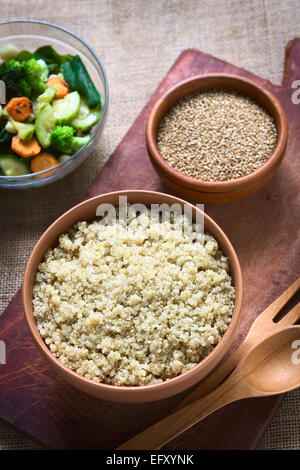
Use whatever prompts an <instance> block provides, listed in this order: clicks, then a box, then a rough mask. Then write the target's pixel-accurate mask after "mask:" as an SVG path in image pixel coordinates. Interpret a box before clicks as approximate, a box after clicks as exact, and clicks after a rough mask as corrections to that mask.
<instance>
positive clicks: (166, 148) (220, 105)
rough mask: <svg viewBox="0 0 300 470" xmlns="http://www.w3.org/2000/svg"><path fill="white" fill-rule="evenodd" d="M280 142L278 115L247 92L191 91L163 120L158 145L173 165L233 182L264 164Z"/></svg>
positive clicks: (203, 176)
mask: <svg viewBox="0 0 300 470" xmlns="http://www.w3.org/2000/svg"><path fill="white" fill-rule="evenodd" d="M276 143H277V128H276V125H275V122H274V120H273V118H272V117H271V116H270V115H269V114H268V113H267V111H266V110H265V109H264V108H262V107H261V106H260V105H259V104H258V103H256V102H255V101H253V100H252V99H251V98H248V97H247V96H244V95H240V94H238V93H235V92H233V91H232V92H231V91H228V90H205V91H201V92H196V93H191V94H189V95H187V96H185V97H183V98H182V99H180V100H179V101H178V102H177V103H175V104H174V105H173V106H172V107H171V109H170V110H169V111H168V113H167V114H166V115H165V117H164V118H163V119H162V121H161V123H160V127H159V130H158V134H157V146H158V150H159V152H160V154H161V155H162V157H163V158H164V159H165V160H166V162H167V163H169V165H171V166H172V167H174V168H175V169H176V170H178V171H179V172H180V173H182V174H184V175H186V176H189V177H192V178H196V179H201V180H204V181H228V180H232V179H236V178H240V177H242V176H246V175H248V174H250V173H252V172H254V171H255V170H257V169H258V168H259V167H261V166H262V165H263V164H264V163H266V161H267V160H268V159H269V157H270V156H271V154H272V152H273V150H274V148H275V146H276Z"/></svg>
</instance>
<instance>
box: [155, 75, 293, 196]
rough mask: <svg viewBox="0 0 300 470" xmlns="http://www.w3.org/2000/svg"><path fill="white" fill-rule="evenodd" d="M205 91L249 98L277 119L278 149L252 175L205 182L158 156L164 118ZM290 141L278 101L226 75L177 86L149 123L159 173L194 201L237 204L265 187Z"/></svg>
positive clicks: (160, 101) (160, 102) (251, 84)
mask: <svg viewBox="0 0 300 470" xmlns="http://www.w3.org/2000/svg"><path fill="white" fill-rule="evenodd" d="M204 89H223V90H230V91H236V92H238V93H240V94H242V95H246V96H248V97H250V98H252V99H253V100H254V101H256V102H257V103H258V104H260V105H261V106H262V107H263V108H264V109H265V110H266V111H267V112H268V113H269V114H270V115H271V116H272V117H273V118H274V121H275V124H276V127H277V132H278V139H277V144H276V147H275V149H274V151H273V153H272V155H271V156H270V157H269V159H268V160H267V161H266V163H264V164H263V165H262V166H261V167H260V168H258V169H257V170H256V171H254V172H253V173H250V174H249V175H246V176H243V177H242V178H237V179H233V180H229V181H217V182H215V181H204V180H200V179H195V178H190V177H188V176H185V175H183V174H182V173H180V172H179V171H177V170H176V169H175V168H173V167H172V166H171V165H169V164H168V163H167V162H166V160H164V158H163V157H162V156H161V154H160V153H159V150H158V148H157V144H156V137H157V133H158V128H159V125H160V122H161V120H162V118H163V117H164V116H165V115H166V114H167V112H168V111H169V109H170V108H171V106H172V105H173V104H174V103H176V102H177V101H178V100H180V99H181V98H182V97H184V96H185V95H188V94H190V93H193V92H195V91H201V90H204ZM287 138H288V125H287V119H286V115H285V112H284V110H283V108H282V106H281V104H280V103H279V101H278V100H277V98H276V97H275V96H274V95H273V94H272V93H270V92H269V91H268V90H266V89H265V88H263V87H261V86H259V85H257V84H256V83H254V82H253V81H251V80H249V79H246V78H241V77H239V76H237V75H230V74H224V73H219V74H206V75H200V76H196V77H192V78H189V79H187V80H184V81H183V82H180V83H178V84H177V85H176V86H174V87H173V88H171V89H170V90H169V91H167V92H166V93H165V94H164V95H163V96H162V97H161V98H159V99H158V100H157V101H156V103H155V104H154V105H153V107H152V108H151V111H150V113H149V116H148V119H147V123H146V144H147V149H148V154H149V157H150V160H151V162H152V164H153V167H154V168H155V170H156V172H157V173H158V175H159V176H160V177H161V178H162V179H163V180H164V181H165V182H166V183H167V184H168V185H169V186H170V187H171V188H172V189H173V190H174V191H175V192H177V193H178V194H180V195H181V196H182V197H184V198H187V199H189V200H192V201H195V202H230V201H235V200H238V199H242V198H244V197H246V196H249V195H250V194H252V193H254V192H256V191H257V190H258V189H260V188H262V187H263V186H264V185H265V184H266V183H267V182H268V181H269V180H270V179H271V178H272V176H273V175H274V174H275V172H276V170H277V168H278V166H279V164H280V162H281V160H282V158H283V156H284V151H285V148H286V144H287Z"/></svg>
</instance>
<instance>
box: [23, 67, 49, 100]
mask: <svg viewBox="0 0 300 470" xmlns="http://www.w3.org/2000/svg"><path fill="white" fill-rule="evenodd" d="M25 69H26V78H27V81H28V83H29V84H30V87H31V95H33V96H37V95H40V94H41V93H43V92H44V91H45V90H46V84H45V83H44V82H45V81H46V80H47V78H48V75H49V71H48V68H47V64H46V62H44V61H43V60H36V59H30V60H28V61H27V62H25Z"/></svg>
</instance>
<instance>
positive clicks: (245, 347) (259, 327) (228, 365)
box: [119, 278, 300, 450]
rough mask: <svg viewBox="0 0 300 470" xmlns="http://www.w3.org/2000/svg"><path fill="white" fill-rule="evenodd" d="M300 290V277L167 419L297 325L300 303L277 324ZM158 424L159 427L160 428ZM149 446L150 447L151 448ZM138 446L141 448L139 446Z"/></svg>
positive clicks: (136, 441) (135, 442)
mask: <svg viewBox="0 0 300 470" xmlns="http://www.w3.org/2000/svg"><path fill="white" fill-rule="evenodd" d="M299 288H300V278H298V279H297V280H296V281H295V282H294V283H293V284H292V285H291V286H290V287H289V288H288V289H287V290H286V291H284V292H283V293H282V294H281V295H280V296H279V297H278V298H277V299H276V300H275V301H274V302H273V303H272V304H271V305H270V306H269V307H268V308H267V309H266V310H264V312H263V313H261V314H260V315H259V316H258V317H257V319H256V320H255V321H254V323H253V324H252V326H251V328H250V330H249V332H248V335H247V336H246V338H245V340H244V342H243V343H242V344H241V345H240V347H239V348H238V349H237V350H236V351H235V352H234V353H233V354H232V355H231V356H230V357H229V358H228V359H227V360H226V361H225V362H224V363H223V364H222V365H221V366H220V367H218V368H217V369H216V370H215V371H214V372H213V373H212V374H211V375H210V376H209V377H208V378H206V379H205V380H204V382H202V383H201V384H200V385H198V387H197V388H196V389H195V390H193V392H192V393H190V394H189V395H188V396H187V397H186V398H185V399H184V400H183V401H182V402H181V403H180V404H179V405H178V406H177V407H176V408H175V409H174V410H172V411H171V413H170V414H169V415H168V416H171V415H172V414H173V413H176V412H177V411H178V410H180V409H182V408H184V407H188V406H189V405H190V404H191V403H193V402H195V401H197V400H199V399H200V398H201V397H204V396H205V395H207V394H208V393H210V392H211V391H212V390H215V389H217V388H218V387H219V386H220V384H222V382H224V380H225V379H226V377H227V376H228V375H229V374H230V373H231V372H232V371H233V370H234V369H235V368H236V366H237V365H238V364H239V363H240V362H241V361H242V359H243V358H244V357H245V356H246V355H247V354H248V353H249V352H250V351H251V349H252V348H253V347H254V346H255V345H256V344H258V343H260V342H262V341H263V340H264V339H265V338H266V337H267V336H269V335H270V334H272V333H275V332H276V331H279V330H282V328H284V327H287V326H290V325H294V324H295V323H297V321H298V320H299V319H300V303H298V304H297V305H296V306H295V307H294V308H293V309H292V310H290V311H289V312H288V313H287V314H286V315H285V316H283V318H281V319H280V320H279V321H278V322H275V321H274V319H276V316H277V315H278V313H279V312H280V311H281V310H282V309H283V307H284V306H286V304H287V303H288V301H289V300H290V299H291V298H292V297H293V295H294V294H295V293H296V292H297V291H298V290H299ZM165 419H167V418H164V419H162V420H161V421H160V422H158V423H157V425H159V424H160V423H161V426H162V427H163V426H164V421H165ZM157 425H154V426H156V428H157ZM157 430H158V429H156V438H155V441H156V442H155V448H156V449H159V448H160V447H161V446H162V445H163V444H164V441H163V440H162V442H161V443H160V444H159V443H158V442H157ZM143 433H144V431H143V432H142V433H140V434H138V435H137V436H136V437H133V438H132V439H130V440H129V441H127V442H125V443H124V444H122V445H121V446H120V447H119V449H122V450H125V449H135V448H138V449H141V448H142V447H140V444H141V436H142V434H143ZM149 437H150V436H149V435H147V441H148V442H147V447H146V448H148V449H150V448H151V444H150V443H149ZM149 444H150V447H149ZM136 445H137V446H138V447H136Z"/></svg>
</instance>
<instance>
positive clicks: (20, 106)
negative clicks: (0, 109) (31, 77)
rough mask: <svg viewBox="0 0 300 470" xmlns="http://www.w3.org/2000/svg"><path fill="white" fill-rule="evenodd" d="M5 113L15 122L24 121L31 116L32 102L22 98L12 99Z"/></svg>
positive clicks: (24, 97)
mask: <svg viewBox="0 0 300 470" xmlns="http://www.w3.org/2000/svg"><path fill="white" fill-rule="evenodd" d="M6 111H7V112H8V114H9V115H10V116H11V117H12V118H13V119H14V120H15V121H20V122H23V121H26V119H27V118H29V116H30V115H31V114H32V111H33V108H32V102H31V101H30V100H29V99H28V98H26V96H22V98H12V99H11V100H10V101H9V103H8V104H7V105H6Z"/></svg>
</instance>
